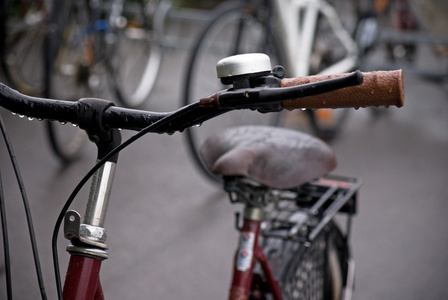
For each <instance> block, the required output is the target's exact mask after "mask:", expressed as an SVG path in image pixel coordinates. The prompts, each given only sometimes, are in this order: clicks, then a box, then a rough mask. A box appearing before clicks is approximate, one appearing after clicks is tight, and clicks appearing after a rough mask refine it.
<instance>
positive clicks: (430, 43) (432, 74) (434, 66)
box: [365, 0, 448, 80]
mask: <svg viewBox="0 0 448 300" xmlns="http://www.w3.org/2000/svg"><path fill="white" fill-rule="evenodd" d="M447 8H448V7H447V5H446V2H444V1H437V0H429V1H413V0H395V1H390V0H384V1H383V0H381V1H380V0H377V1H374V2H372V5H371V7H369V8H368V9H369V11H370V15H371V16H372V19H374V20H375V21H374V22H375V25H372V26H375V27H376V31H377V32H376V41H375V43H374V48H376V49H378V50H379V51H377V52H379V54H381V56H380V55H378V53H374V52H373V51H370V52H369V53H368V54H367V55H366V56H367V57H366V59H365V62H366V67H367V68H372V69H376V68H381V69H394V68H396V67H397V66H400V68H402V69H403V70H404V71H405V72H410V73H415V74H418V75H420V76H422V77H424V78H427V79H432V80H443V79H445V78H447V76H448V73H447V71H446V62H447V59H446V58H447V51H446V48H447V45H448V37H447V35H446V33H445V31H444V28H445V26H444V24H443V21H444V20H445V19H446V12H447ZM424 53H429V56H430V57H434V58H435V62H436V63H430V62H429V61H428V60H427V59H426V60H425V61H420V60H421V57H423V55H422V54H424ZM371 57H375V58H376V61H375V62H373V61H369V58H371ZM440 67H442V68H440Z"/></svg>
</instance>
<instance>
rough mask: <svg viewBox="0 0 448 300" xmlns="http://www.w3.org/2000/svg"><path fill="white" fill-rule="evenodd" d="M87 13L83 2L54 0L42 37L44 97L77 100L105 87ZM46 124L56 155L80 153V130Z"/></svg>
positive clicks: (63, 157)
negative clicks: (43, 49) (48, 21)
mask: <svg viewBox="0 0 448 300" xmlns="http://www.w3.org/2000/svg"><path fill="white" fill-rule="evenodd" d="M89 15H90V12H89V11H88V8H87V7H86V5H85V2H81V1H73V2H72V1H56V3H55V6H54V7H53V11H52V16H51V23H50V26H51V27H50V30H49V32H48V34H47V36H46V39H45V97H49V98H53V99H64V100H72V101H76V100H78V99H80V98H82V97H100V96H101V95H102V93H103V92H104V91H105V89H106V88H105V87H106V85H107V82H106V81H107V78H105V74H107V70H106V67H105V64H103V63H102V61H101V60H97V59H96V57H102V55H101V53H100V51H101V50H102V49H101V47H100V45H97V44H98V41H99V40H100V39H98V38H97V37H96V36H94V34H96V32H94V31H92V30H89V28H91V27H89ZM94 43H97V44H94ZM74 125H76V124H74ZM47 128H48V135H49V139H50V145H51V147H52V150H53V152H54V153H55V154H56V156H57V157H58V158H60V159H61V160H62V161H63V162H65V163H68V162H72V161H74V160H76V159H77V158H79V157H80V155H81V153H82V149H83V148H84V144H85V142H86V141H87V135H86V134H85V133H84V131H83V130H81V129H79V128H78V127H75V126H71V125H64V126H63V125H61V124H59V123H55V122H49V123H48V126H47Z"/></svg>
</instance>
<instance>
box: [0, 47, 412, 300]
mask: <svg viewBox="0 0 448 300" xmlns="http://www.w3.org/2000/svg"><path fill="white" fill-rule="evenodd" d="M248 61H249V63H248ZM253 61H256V62H257V66H256V67H255V68H254V67H253V64H251V62H253ZM229 66H230V68H229ZM233 71H237V74H236V73H234V72H233ZM218 73H219V74H220V77H221V78H224V80H227V81H228V80H231V81H233V84H232V86H233V88H230V89H228V90H224V91H221V92H217V93H216V94H214V95H212V96H210V97H206V98H202V99H200V100H199V101H198V102H196V103H193V104H191V105H188V106H185V107H183V108H181V109H178V110H176V111H174V112H167V113H155V112H148V111H140V110H131V109H127V108H120V107H116V106H114V105H113V104H112V103H111V102H109V101H106V100H100V99H94V98H85V99H81V100H79V101H77V102H73V101H61V100H51V99H41V98H35V97H29V96H25V95H23V94H20V93H18V92H16V91H14V90H12V89H10V88H8V87H7V86H5V85H3V84H2V85H0V106H2V107H3V108H6V109H8V110H10V111H13V112H15V113H18V114H21V115H24V116H27V117H28V118H35V119H38V120H42V119H47V118H49V119H56V120H58V121H62V122H73V123H76V124H79V126H80V127H81V128H83V129H84V130H86V131H87V133H88V135H89V137H90V139H91V140H92V142H95V144H96V145H97V148H98V163H97V164H96V165H95V167H94V168H92V169H91V170H90V171H89V172H88V174H87V175H86V176H85V177H84V178H83V179H82V180H81V182H80V183H79V184H78V186H77V187H76V188H75V190H74V192H73V193H72V194H71V196H70V199H69V200H68V201H67V202H66V204H65V205H64V208H63V209H62V211H61V214H60V215H59V217H58V220H57V224H56V226H55V230H54V232H53V241H52V243H53V251H54V265H55V267H54V268H55V274H56V283H57V286H58V296H59V298H61V299H62V296H64V299H103V298H104V296H103V292H102V288H101V283H100V281H99V272H100V268H101V264H102V261H103V260H104V259H106V258H107V257H108V255H107V245H106V231H105V229H104V221H105V217H106V212H107V206H108V200H109V196H110V192H111V190H110V188H111V184H112V181H113V174H114V172H115V170H116V167H117V160H118V153H119V152H120V151H121V150H123V149H124V148H125V147H127V146H128V145H130V144H131V143H133V142H134V141H136V140H137V139H139V138H141V137H142V136H143V135H145V134H147V133H168V134H169V133H173V132H175V131H183V130H184V129H185V128H187V127H191V126H193V125H194V124H197V123H198V122H203V121H206V120H208V119H211V118H213V117H216V116H217V115H220V114H223V113H226V112H230V111H232V110H238V109H257V110H259V111H260V112H266V111H275V112H278V111H280V110H281V109H300V108H303V107H306V108H313V109H315V108H318V107H331V108H335V107H364V106H369V105H373V106H389V105H396V106H398V107H401V106H402V105H403V96H404V95H403V82H402V73H401V72H400V71H395V72H373V73H365V74H363V75H361V73H360V72H356V73H353V74H350V75H347V74H345V75H334V76H331V75H328V76H314V77H308V79H309V81H310V82H313V83H312V84H301V81H302V80H303V78H292V79H286V78H283V75H284V71H283V70H282V68H279V67H276V68H274V69H273V71H272V72H271V68H270V66H269V58H267V57H266V56H264V55H259V54H256V55H250V56H244V57H241V56H238V57H230V58H227V59H224V60H223V61H221V63H220V64H219V65H218ZM323 79H324V81H321V80H323ZM248 80H249V81H250V82H248ZM251 85H252V87H251ZM371 91H374V94H375V96H373V95H372V94H371ZM341 96H345V97H341ZM0 125H1V129H2V132H3V134H4V135H5V136H7V135H6V133H5V129H4V125H3V122H0ZM119 128H120V129H126V130H137V131H139V132H138V133H137V134H136V135H134V136H133V137H131V138H130V139H129V140H127V141H125V142H124V143H121V137H120V130H119ZM279 134H280V135H279ZM5 140H6V144H7V145H8V149H9V150H11V145H10V142H8V138H5ZM204 145H205V146H204V148H203V151H204V155H205V156H206V157H205V161H207V162H208V163H209V164H210V165H213V171H215V172H217V173H219V174H221V175H222V176H223V177H224V178H225V181H224V182H225V184H224V189H225V190H226V191H227V192H228V193H229V196H230V200H231V202H232V203H236V202H238V203H239V202H241V203H243V204H244V206H245V208H244V218H243V225H242V226H240V225H239V222H237V227H238V228H239V231H241V234H240V236H241V237H240V242H239V245H238V247H237V251H236V255H235V265H234V266H235V267H234V275H233V280H232V287H231V291H230V297H231V299H238V298H236V297H237V295H239V296H240V297H245V298H247V297H248V295H249V294H250V295H251V297H252V298H255V299H257V297H258V299H259V297H262V296H271V295H272V297H273V298H274V299H282V296H283V297H284V298H286V299H291V298H294V299H297V297H296V296H295V295H296V293H297V292H298V291H300V292H302V287H306V288H308V287H309V288H312V286H310V285H309V283H306V284H304V281H306V277H305V276H300V273H299V271H300V270H302V269H303V271H305V272H312V273H313V274H314V275H315V276H314V277H312V278H313V280H311V283H313V284H316V286H314V288H315V289H313V290H312V292H317V293H318V294H317V295H318V296H320V298H323V297H324V296H325V297H326V296H327V295H332V296H334V298H335V299H339V296H341V295H342V293H343V291H342V289H343V288H344V287H345V290H346V291H345V296H347V297H348V296H349V294H350V290H351V288H352V287H351V285H352V282H353V278H352V276H353V264H352V263H350V256H349V255H350V254H349V249H348V246H349V244H348V237H349V233H348V232H347V233H345V234H342V232H341V231H340V230H339V229H338V227H337V225H336V223H335V222H334V221H333V218H334V216H335V214H336V213H337V212H339V211H345V212H346V213H347V216H348V217H349V218H348V229H350V219H351V216H352V215H353V213H354V209H355V201H356V196H355V195H356V191H357V190H358V188H359V185H360V181H359V180H358V179H354V178H347V177H339V176H334V175H325V176H323V175H324V174H325V173H328V172H329V171H331V170H332V169H333V168H334V162H335V161H334V156H333V154H332V152H331V150H330V148H329V147H328V146H327V145H326V144H325V143H324V142H322V141H320V140H317V139H315V138H313V137H311V136H309V135H306V134H302V133H298V132H296V131H292V130H288V129H282V128H269V127H244V128H243V127H240V128H237V129H229V131H227V132H225V133H223V135H221V136H213V137H211V139H210V140H208V141H207V142H206V143H205V144H204ZM247 151H249V152H252V151H253V153H255V154H258V155H260V156H259V158H261V159H262V160H263V158H264V159H266V158H268V156H271V157H270V161H271V162H272V163H273V164H271V165H270V166H269V165H267V164H264V165H263V164H260V163H259V162H257V161H256V160H253V161H252V162H253V163H254V164H253V166H258V167H259V169H254V168H252V167H250V164H251V161H250V160H245V159H244V158H245V157H247V156H246V155H245V154H246V153H247ZM229 153H233V154H232V155H230V156H229V155H227V154H229ZM285 153H286V154H288V155H289V157H286V156H285V155H284V154H285ZM294 156H295V158H297V159H299V161H301V162H303V164H297V165H295V164H291V163H290V159H294ZM252 157H253V158H254V157H256V156H252ZM11 158H12V159H13V162H14V155H13V154H11ZM241 159H243V161H245V163H244V165H242V164H240V163H238V162H239V161H240V160H241ZM276 159H280V160H281V159H283V162H286V164H279V162H278V161H276ZM284 159H286V160H284ZM235 166H236V167H237V169H235ZM241 166H243V172H241V168H240V167H241ZM279 166H281V167H284V169H283V170H282V169H280V168H278V167H279ZM244 167H249V169H251V171H250V172H249V173H247V172H246V171H247V170H246V171H244V169H245V168H244ZM238 168H239V169H238ZM266 174H270V176H266ZM92 175H93V178H92V183H91V188H92V189H91V193H90V196H89V200H88V203H87V205H86V212H85V214H84V220H83V221H82V220H81V216H80V214H79V213H77V212H75V211H68V209H69V207H70V206H71V204H72V201H73V199H74V197H75V196H76V193H77V192H78V191H79V190H80V188H81V187H82V186H83V185H84V184H85V183H86V182H87V181H88V180H89V178H90V177H91V176H92ZM297 175H299V176H297ZM322 176H323V177H322ZM315 178H318V179H315ZM0 196H1V193H0ZM0 200H1V201H0V204H1V205H0V208H1V212H2V219H3V220H4V216H5V215H4V205H3V204H4V201H3V197H0ZM266 207H267V208H266ZM263 214H265V215H266V218H264V217H263V216H262V215H263ZM64 218H65V219H64ZM237 220H238V219H237ZM63 222H64V236H65V237H66V238H68V239H69V240H70V241H71V243H70V245H69V246H68V248H67V250H68V251H69V253H70V257H71V258H70V263H69V266H68V269H67V277H66V281H65V284H64V288H62V286H61V283H60V273H59V264H58V254H57V247H56V243H57V236H58V234H59V230H60V226H61V224H62V223H63ZM262 223H263V226H262ZM31 228H32V226H31ZM3 232H4V244H5V245H7V244H8V243H7V235H5V230H4V231H3ZM5 236H6V238H5ZM261 239H262V240H263V241H260V240H261ZM259 241H260V244H258V242H259ZM8 255H9V254H8V249H7V248H6V249H5V262H6V269H7V270H8V269H9V266H8V264H7V263H8V259H7V257H8ZM315 259H316V260H315ZM256 262H257V265H256ZM258 263H259V265H258ZM36 264H37V265H39V263H36ZM315 267H316V268H315ZM292 269H294V270H292ZM296 271H297V272H296ZM298 276H300V278H299V277H298ZM327 276H328V277H327ZM9 285H10V284H8V286H9ZM39 285H40V287H42V289H41V291H42V292H43V296H42V298H45V290H44V288H43V287H44V285H43V283H41V282H40V283H39ZM293 285H295V286H293ZM8 290H9V289H8ZM305 290H306V289H305ZM289 295H293V297H288V296H289ZM8 296H9V295H8ZM233 297H235V298H233ZM325 299H328V298H325Z"/></svg>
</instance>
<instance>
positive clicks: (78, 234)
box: [64, 210, 108, 249]
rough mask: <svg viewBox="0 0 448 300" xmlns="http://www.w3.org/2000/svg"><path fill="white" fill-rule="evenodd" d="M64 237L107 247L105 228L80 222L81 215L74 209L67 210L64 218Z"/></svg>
mask: <svg viewBox="0 0 448 300" xmlns="http://www.w3.org/2000/svg"><path fill="white" fill-rule="evenodd" d="M64 237H65V238H66V239H68V240H73V239H76V240H79V241H80V242H82V243H85V244H88V245H91V246H95V247H99V248H102V249H108V246H107V245H106V244H105V242H106V238H107V235H106V230H105V229H104V228H102V227H98V226H92V225H88V224H81V215H80V214H79V213H78V212H77V211H74V210H70V211H67V213H66V214H65V218H64Z"/></svg>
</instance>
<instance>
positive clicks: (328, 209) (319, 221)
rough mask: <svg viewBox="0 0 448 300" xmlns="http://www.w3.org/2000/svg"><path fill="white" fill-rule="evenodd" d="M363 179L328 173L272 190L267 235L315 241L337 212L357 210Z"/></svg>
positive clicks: (267, 218) (265, 222)
mask: <svg viewBox="0 0 448 300" xmlns="http://www.w3.org/2000/svg"><path fill="white" fill-rule="evenodd" d="M360 186H361V179H359V178H350V177H343V176H337V175H326V176H324V177H321V178H320V179H317V180H315V181H312V182H310V183H306V184H303V185H301V186H299V187H297V188H293V189H288V190H275V191H272V195H273V196H274V201H273V202H272V203H273V204H271V205H269V207H268V209H267V210H266V219H265V221H264V222H263V226H262V234H263V236H265V237H274V238H280V239H287V240H292V241H297V242H312V241H313V240H314V239H315V238H316V237H317V236H318V235H319V233H320V232H321V231H322V230H323V229H324V228H325V226H326V225H327V224H328V223H329V222H330V221H331V220H332V219H333V218H334V217H335V215H336V214H337V213H345V214H347V215H348V216H349V218H350V217H351V216H352V215H353V214H355V213H356V199H357V191H358V189H359V187H360Z"/></svg>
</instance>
